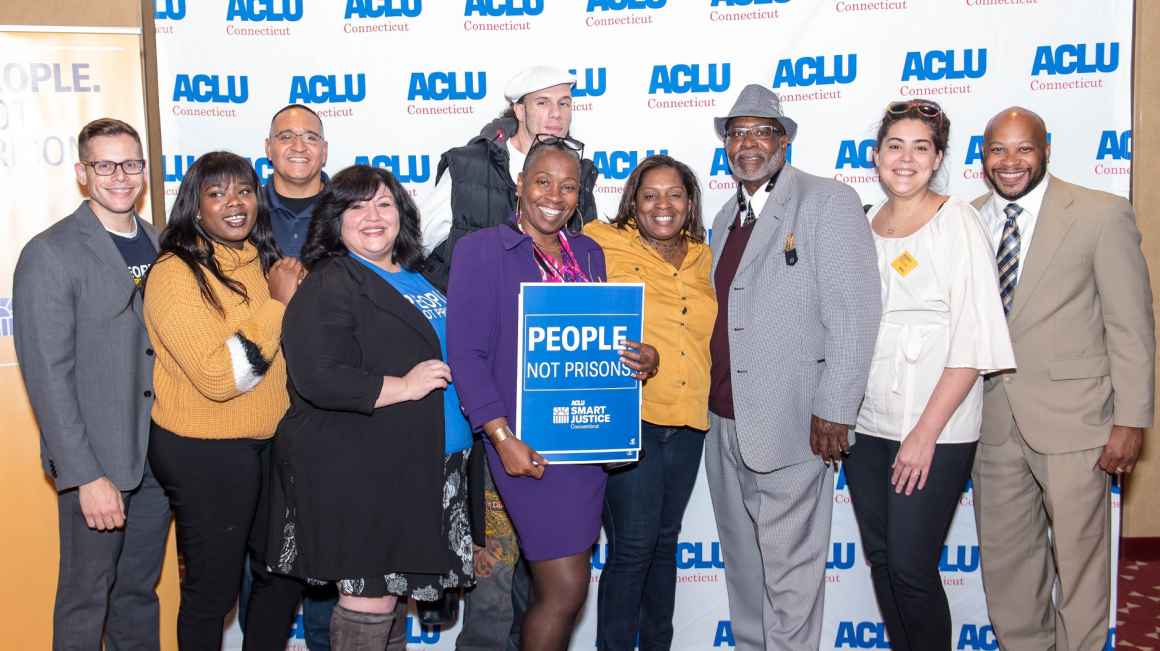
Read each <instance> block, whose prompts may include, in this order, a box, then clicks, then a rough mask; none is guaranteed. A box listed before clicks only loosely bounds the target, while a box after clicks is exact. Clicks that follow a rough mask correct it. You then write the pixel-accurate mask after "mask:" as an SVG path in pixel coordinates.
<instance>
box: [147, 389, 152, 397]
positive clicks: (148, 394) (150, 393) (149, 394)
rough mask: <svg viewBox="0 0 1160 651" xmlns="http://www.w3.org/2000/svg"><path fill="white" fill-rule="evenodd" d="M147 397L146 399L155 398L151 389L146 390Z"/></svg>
mask: <svg viewBox="0 0 1160 651" xmlns="http://www.w3.org/2000/svg"><path fill="white" fill-rule="evenodd" d="M145 397H146V398H152V397H153V392H152V391H150V390H149V389H145Z"/></svg>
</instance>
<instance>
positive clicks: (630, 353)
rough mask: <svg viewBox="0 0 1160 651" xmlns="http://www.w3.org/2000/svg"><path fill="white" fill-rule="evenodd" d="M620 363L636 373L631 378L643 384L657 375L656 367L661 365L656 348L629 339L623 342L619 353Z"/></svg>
mask: <svg viewBox="0 0 1160 651" xmlns="http://www.w3.org/2000/svg"><path fill="white" fill-rule="evenodd" d="M620 361H622V362H624V365H625V366H627V367H629V368H631V369H632V370H634V371H636V373H634V374H633V377H635V378H636V379H638V380H640V381H641V382H644V381H645V380H647V379H649V378H651V377H652V376H654V375H656V374H657V367H659V366H660V365H661V354H660V353H659V352H657V349H656V348H653V347H652V346H650V345H648V344H642V343H641V342H639V341H633V340H631V339H625V340H624V350H623V351H621V353H620Z"/></svg>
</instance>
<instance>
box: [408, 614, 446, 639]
mask: <svg viewBox="0 0 1160 651" xmlns="http://www.w3.org/2000/svg"><path fill="white" fill-rule="evenodd" d="M442 634H443V627H442V626H422V625H420V624H419V622H418V621H416V619H415V618H414V617H411V616H410V615H407V644H438V642H439V637H440V636H441V635H442Z"/></svg>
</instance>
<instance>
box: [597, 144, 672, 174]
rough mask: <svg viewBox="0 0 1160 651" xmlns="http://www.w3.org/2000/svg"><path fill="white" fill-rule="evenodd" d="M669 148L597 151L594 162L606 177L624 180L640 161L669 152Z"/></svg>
mask: <svg viewBox="0 0 1160 651" xmlns="http://www.w3.org/2000/svg"><path fill="white" fill-rule="evenodd" d="M668 153H669V150H668V149H646V150H645V151H619V150H614V151H595V152H592V163H593V164H594V165H596V169H597V170H598V171H599V172H600V176H603V177H604V178H606V179H614V180H619V181H623V180H624V179H627V178H628V175H629V174H632V171H633V170H634V169H636V166H637V165H638V164H639V163H640V161H642V160H644V159H646V158H648V157H649V156H654V155H656V154H668Z"/></svg>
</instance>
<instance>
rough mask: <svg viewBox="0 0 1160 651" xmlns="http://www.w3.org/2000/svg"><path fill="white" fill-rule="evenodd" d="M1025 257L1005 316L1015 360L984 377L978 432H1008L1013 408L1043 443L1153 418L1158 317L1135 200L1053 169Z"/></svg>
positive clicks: (1001, 435)
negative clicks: (1013, 365) (1086, 184)
mask: <svg viewBox="0 0 1160 651" xmlns="http://www.w3.org/2000/svg"><path fill="white" fill-rule="evenodd" d="M990 197H991V195H990V194H987V195H984V196H982V197H979V198H978V199H976V200H975V202H974V205H975V207H976V208H979V209H982V207H983V205H984V204H985V203H986V201H987V200H988V199H990ZM1026 260H1027V265H1026V266H1025V267H1024V269H1023V272H1022V274H1021V276H1020V279H1019V284H1018V285H1017V286H1016V287H1015V302H1014V303H1013V305H1012V307H1011V314H1009V315H1008V316H1007V327H1008V329H1009V330H1010V331H1011V345H1012V348H1014V350H1015V363H1016V364H1017V365H1018V367H1019V368H1018V370H1017V371H1015V372H1014V373H1004V374H1000V375H997V376H994V377H992V378H990V379H988V380H987V381H986V383H985V385H984V386H985V388H984V394H983V395H984V397H983V431H982V442H983V443H985V444H991V445H999V444H1001V443H1003V442H1004V441H1006V440H1007V439H1008V437H1009V436H1010V431H1011V427H1010V423H1011V418H1012V417H1014V419H1015V422H1016V423H1017V424H1018V426H1019V431H1020V433H1021V434H1022V435H1023V438H1024V439H1026V440H1027V443H1028V445H1030V446H1031V447H1032V448H1033V449H1035V450H1036V451H1038V452H1042V453H1045V454H1055V453H1062V452H1076V451H1079V450H1088V449H1091V448H1096V447H1100V446H1102V445H1103V444H1105V443H1107V442H1108V435H1109V433H1110V432H1111V429H1112V425H1113V424H1114V425H1125V426H1129V427H1151V426H1152V418H1153V411H1154V408H1155V405H1154V404H1153V401H1154V394H1155V387H1156V384H1155V382H1156V380H1155V377H1156V336H1155V332H1156V324H1155V322H1154V317H1153V315H1152V288H1151V285H1150V284H1149V281H1148V265H1147V263H1146V262H1145V260H1144V254H1143V252H1142V251H1141V250H1140V230H1139V229H1138V228H1137V227H1136V216H1135V213H1134V212H1133V211H1132V206H1131V204H1129V203H1128V202H1127V201H1126V200H1125V199H1123V198H1122V197H1117V196H1115V195H1112V194H1108V193H1106V192H1100V191H1098V190H1091V189H1088V188H1083V187H1080V186H1078V185H1073V184H1071V183H1068V182H1066V181H1063V180H1061V179H1058V178H1056V177H1054V176H1052V177H1050V178H1049V181H1048V185H1047V193H1046V194H1044V196H1043V207H1042V208H1041V209H1040V211H1039V217H1038V220H1037V222H1036V225H1035V232H1034V235H1033V236H1032V238H1031V244H1030V248H1029V249H1028V251H1027V256H1026Z"/></svg>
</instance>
